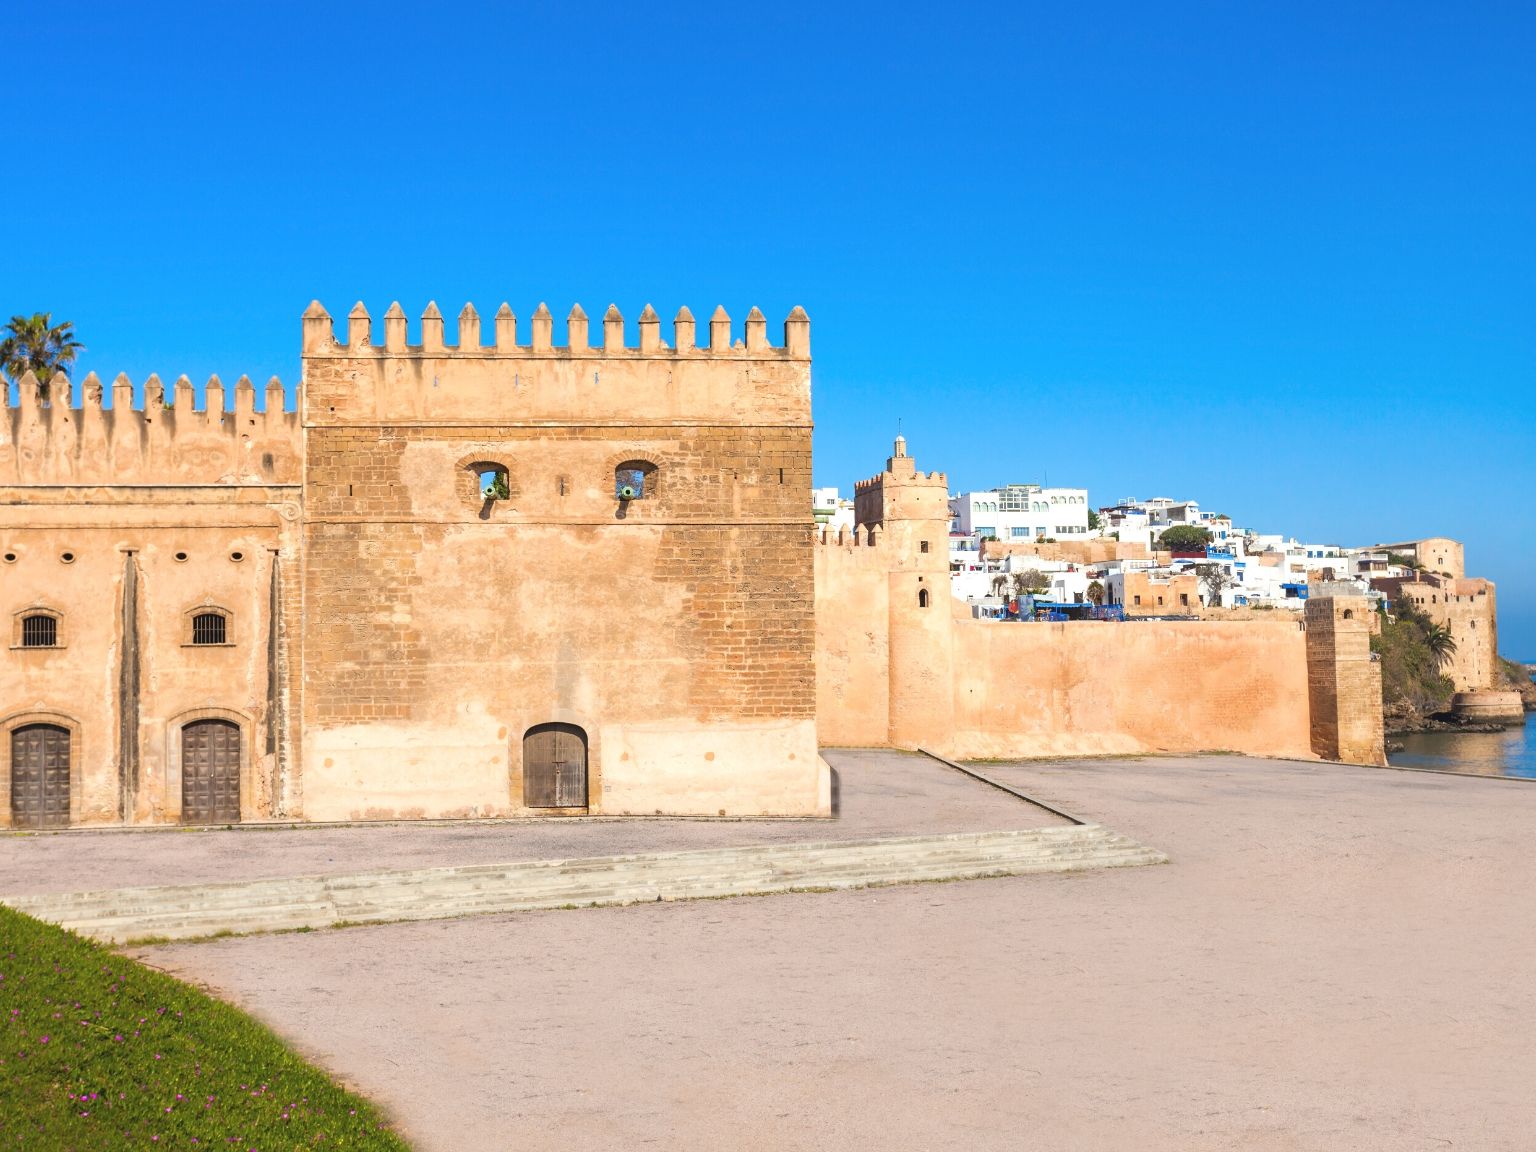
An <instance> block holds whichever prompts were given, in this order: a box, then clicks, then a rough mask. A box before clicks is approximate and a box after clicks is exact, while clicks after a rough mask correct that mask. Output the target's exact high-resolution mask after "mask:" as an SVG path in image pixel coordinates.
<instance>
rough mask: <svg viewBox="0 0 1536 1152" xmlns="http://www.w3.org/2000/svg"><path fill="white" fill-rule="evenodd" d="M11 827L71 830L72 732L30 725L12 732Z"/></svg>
mask: <svg viewBox="0 0 1536 1152" xmlns="http://www.w3.org/2000/svg"><path fill="white" fill-rule="evenodd" d="M11 826H12V827H13V828H67V827H69V731H68V729H65V728H60V727H59V726H58V725H56V724H28V725H27V726H26V727H24V728H18V729H16V731H14V732H12V733H11Z"/></svg>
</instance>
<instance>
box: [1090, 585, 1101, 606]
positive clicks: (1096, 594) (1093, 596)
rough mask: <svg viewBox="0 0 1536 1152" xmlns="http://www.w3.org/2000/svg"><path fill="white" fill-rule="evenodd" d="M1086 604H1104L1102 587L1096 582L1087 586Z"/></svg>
mask: <svg viewBox="0 0 1536 1152" xmlns="http://www.w3.org/2000/svg"><path fill="white" fill-rule="evenodd" d="M1088 602H1089V603H1090V604H1094V605H1098V604H1103V603H1104V585H1103V584H1100V583H1099V582H1098V581H1097V580H1093V581H1090V582H1089V584H1088Z"/></svg>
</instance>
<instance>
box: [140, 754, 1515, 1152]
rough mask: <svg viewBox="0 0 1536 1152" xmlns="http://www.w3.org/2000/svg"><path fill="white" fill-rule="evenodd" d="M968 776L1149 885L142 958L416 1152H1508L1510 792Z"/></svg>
mask: <svg viewBox="0 0 1536 1152" xmlns="http://www.w3.org/2000/svg"><path fill="white" fill-rule="evenodd" d="M854 759H857V760H858V761H860V762H861V763H862V764H863V765H864V766H865V767H867V768H872V769H878V770H877V771H875V772H874V775H875V776H876V777H877V778H878V779H880V780H881V781H882V782H883V784H884V785H886V786H897V787H900V786H899V785H896V781H897V780H898V779H900V780H911V781H914V782H915V781H917V780H919V779H926V778H927V777H926V775H925V774H927V773H929V772H930V768H929V766H928V765H929V764H930V763H931V762H924V761H917V760H913V759H908V758H903V757H895V756H888V755H873V756H867V757H857V758H854ZM834 762H836V763H838V764H839V765H840V766H841V765H843V764H844V763H847V764H850V765H851V764H852V763H853V759H849V760H844V758H843V757H841V756H839V757H838V758H837V759H836V760H835V761H834ZM987 771H988V772H990V773H993V774H996V775H999V776H1004V777H1006V778H1007V779H1008V780H1010V781H1011V782H1013V783H1016V784H1018V785H1021V786H1023V787H1024V789H1025V790H1026V791H1032V792H1034V793H1036V794H1039V795H1041V797H1042V798H1044V799H1047V800H1054V801H1055V802H1058V803H1060V804H1062V805H1063V806H1064V807H1065V808H1067V809H1068V810H1069V811H1073V812H1077V813H1079V814H1081V815H1083V816H1085V817H1089V818H1092V819H1096V820H1099V821H1102V822H1103V823H1105V824H1108V825H1109V826H1111V827H1113V828H1116V829H1118V830H1122V831H1124V832H1127V833H1129V834H1130V835H1132V836H1134V837H1136V838H1137V839H1139V840H1141V841H1143V842H1144V843H1148V844H1153V845H1156V846H1157V847H1160V848H1163V849H1165V850H1167V851H1168V853H1169V854H1170V855H1171V856H1172V858H1173V863H1172V864H1171V865H1169V866H1167V867H1161V868H1138V869H1126V870H1116V871H1106V872H1092V873H1084V874H1080V875H1074V876H1060V877H1056V876H1052V877H1028V878H1020V879H999V880H980V881H974V882H969V883H959V884H942V885H920V886H916V887H903V888H887V889H873V890H868V891H861V892H845V893H832V894H825V895H804V896H781V897H769V898H763V899H736V900H723V901H706V902H692V903H679V904H664V905H655V906H636V907H630V908H611V909H596V910H590V911H578V912H530V913H513V914H508V915H500V916H489V917H480V918H475V919H470V920H461V921H443V922H433V923H420V924H407V925H392V926H382V927H376V928H355V929H347V930H341V931H331V932H317V933H309V934H301V935H285V936H265V937H253V938H249V939H236V940H223V941H215V942H211V943H207V944H201V945H188V946H175V947H167V948H161V949H156V950H153V951H151V952H148V953H147V954H146V955H147V956H148V958H149V959H150V960H151V961H152V962H153V963H157V964H160V965H163V966H166V967H168V968H170V969H172V970H173V971H176V972H178V973H180V974H182V975H185V976H187V977H189V978H191V979H195V980H201V981H205V982H207V983H209V984H210V985H212V986H213V987H214V988H216V989H218V990H220V991H221V992H223V993H224V994H226V995H228V996H229V997H231V998H232V999H234V1000H235V1001H237V1002H239V1003H241V1004H243V1005H245V1006H247V1007H249V1008H251V1009H252V1010H254V1011H255V1012H257V1013H258V1014H259V1015H260V1016H262V1017H263V1018H264V1019H266V1020H268V1021H269V1022H271V1023H272V1024H273V1025H274V1026H275V1027H276V1028H277V1029H278V1030H279V1031H281V1032H282V1033H283V1034H285V1035H287V1036H289V1037H290V1038H292V1039H293V1040H295V1041H296V1042H297V1043H298V1044H299V1045H300V1046H301V1047H302V1048H303V1049H305V1050H306V1051H307V1052H309V1053H310V1054H311V1055H313V1056H314V1057H316V1058H317V1059H319V1060H320V1061H321V1062H322V1063H323V1064H325V1065H326V1066H327V1067H329V1068H331V1069H333V1070H335V1071H337V1072H338V1073H339V1074H341V1075H342V1076H343V1077H345V1078H346V1079H347V1080H349V1081H350V1082H351V1083H353V1084H355V1085H357V1086H358V1087H360V1088H361V1089H362V1090H364V1091H365V1092H367V1093H369V1094H371V1095H373V1096H374V1097H376V1098H378V1099H379V1100H381V1101H382V1102H384V1104H385V1105H386V1106H387V1107H389V1108H390V1109H392V1110H393V1112H394V1114H395V1115H396V1116H397V1117H398V1118H399V1120H400V1122H401V1123H402V1125H403V1127H404V1129H405V1131H406V1132H407V1133H408V1134H409V1135H411V1136H412V1137H413V1138H414V1139H415V1140H416V1141H417V1144H418V1147H419V1148H420V1149H422V1150H423V1152H431V1150H435V1149H456V1150H457V1149H477V1150H478V1149H488V1150H489V1149H502V1148H518V1149H524V1150H539V1149H551V1150H553V1149H561V1150H581V1149H594V1150H596V1149H604V1150H606V1149H614V1148H642V1147H655V1148H666V1149H684V1150H691V1149H700V1150H703V1149H710V1150H711V1152H713V1150H715V1149H720V1148H743V1149H797V1150H798V1149H804V1150H812V1149H815V1150H818V1152H819V1150H824V1149H860V1150H862V1149H870V1150H875V1149H878V1150H880V1152H904V1150H913V1152H916V1150H918V1149H928V1150H937V1149H956V1150H960V1149H967V1150H969V1149H988V1150H990V1149H1010V1150H1012V1149H1018V1148H1039V1149H1051V1150H1052V1152H1072V1150H1085V1152H1086V1150H1094V1152H1098V1150H1101V1149H1105V1148H1136V1149H1138V1150H1169V1152H1174V1150H1177V1152H1207V1150H1209V1152H1215V1150H1218V1149H1221V1150H1227V1149H1252V1150H1262V1152H1314V1150H1315V1152H1325V1150H1326V1152H1336V1150H1339V1149H1350V1150H1352V1152H1354V1150H1360V1152H1372V1150H1379V1152H1404V1150H1416V1149H1441V1148H1456V1149H1477V1150H1494V1152H1506V1150H1507V1152H1516V1150H1519V1152H1526V1150H1527V1149H1529V1148H1530V1147H1531V1133H1532V1132H1536V1092H1532V1091H1531V1081H1532V1075H1533V1070H1536V1044H1533V1041H1532V1037H1533V1036H1536V982H1533V980H1532V971H1531V958H1532V957H1533V956H1536V915H1533V908H1536V905H1533V895H1532V893H1533V892H1536V854H1533V853H1532V851H1531V843H1532V830H1533V829H1536V789H1531V788H1529V787H1521V786H1511V785H1505V784H1502V783H1500V782H1498V781H1493V780H1481V779H1458V778H1454V777H1444V776H1433V777H1431V776H1424V777H1419V776H1413V775H1409V774H1405V773H1400V772H1387V771H1378V770H1370V769H1353V768H1340V767H1335V766H1323V765H1317V766H1313V765H1304V764H1292V763H1281V762H1274V761H1261V760H1243V759H1240V758H1229V757H1198V758H1188V759H1178V758H1168V759H1149V760H1108V761H1098V762H1075V763H1072V764H1070V765H1040V764H1031V765H1020V766H1016V767H1011V768H1008V767H1000V766H996V765H989V766H988V767H987ZM857 774H858V773H857V771H856V770H855V771H850V773H849V775H850V777H851V776H853V775H857ZM924 787H927V785H926V784H925V785H924ZM966 787H968V788H976V789H978V792H977V795H978V796H986V795H987V793H986V792H984V791H981V786H979V785H975V784H968V785H966ZM977 802H978V803H991V800H990V798H988V799H986V800H978V801H977ZM974 815H975V817H976V818H977V819H983V817H982V814H980V813H975V814H974ZM1008 816H1009V818H1012V817H1013V816H1014V813H1013V812H1011V811H1010V812H1009V813H1008ZM898 822H899V821H898ZM821 827H822V828H824V827H825V826H821ZM716 831H718V830H716ZM383 832H385V830H365V831H363V832H362V833H359V834H358V835H359V836H360V837H361V838H363V839H364V840H366V839H367V838H368V837H372V836H377V835H380V834H381V833H383ZM297 835H299V836H302V835H308V833H301V834H297ZM252 842H254V838H252Z"/></svg>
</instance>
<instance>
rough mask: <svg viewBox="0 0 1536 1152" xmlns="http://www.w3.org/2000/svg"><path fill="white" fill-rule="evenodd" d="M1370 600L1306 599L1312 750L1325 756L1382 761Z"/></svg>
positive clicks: (1377, 668)
mask: <svg viewBox="0 0 1536 1152" xmlns="http://www.w3.org/2000/svg"><path fill="white" fill-rule="evenodd" d="M1370 611H1371V601H1370V600H1369V599H1368V598H1367V597H1364V596H1348V595H1344V596H1332V595H1321V596H1313V597H1312V598H1311V599H1310V600H1308V601H1307V613H1306V622H1307V695H1308V698H1309V705H1310V709H1309V710H1310V714H1311V723H1312V751H1313V752H1314V753H1316V754H1317V755H1318V756H1321V757H1323V758H1324V759H1326V760H1342V761H1344V762H1346V763H1349V764H1385V763H1386V762H1387V756H1386V750H1385V735H1384V732H1383V723H1382V715H1381V666H1380V665H1379V664H1377V663H1376V662H1375V659H1374V657H1373V656H1372V655H1371V622H1370V617H1369V613H1370Z"/></svg>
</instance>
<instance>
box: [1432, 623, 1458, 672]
mask: <svg viewBox="0 0 1536 1152" xmlns="http://www.w3.org/2000/svg"><path fill="white" fill-rule="evenodd" d="M1424 644H1425V646H1426V647H1427V648H1428V649H1429V654H1430V655H1431V656H1433V657H1434V658H1435V667H1437V668H1440V667H1443V666H1444V665H1446V664H1449V663H1450V662H1451V657H1452V656H1454V655H1456V641H1455V639H1454V638H1453V637H1452V636H1451V630H1450V629H1449V628H1448V627H1446V626H1445V625H1444V624H1430V625H1428V626H1427V627H1426V628H1425V629H1424Z"/></svg>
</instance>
